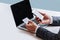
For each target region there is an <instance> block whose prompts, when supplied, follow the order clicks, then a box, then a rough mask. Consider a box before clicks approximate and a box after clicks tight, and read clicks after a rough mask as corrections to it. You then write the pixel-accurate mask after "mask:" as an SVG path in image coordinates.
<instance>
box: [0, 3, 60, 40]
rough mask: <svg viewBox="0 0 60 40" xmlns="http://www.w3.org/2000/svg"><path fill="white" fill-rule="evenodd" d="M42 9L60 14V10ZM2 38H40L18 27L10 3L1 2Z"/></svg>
mask: <svg viewBox="0 0 60 40" xmlns="http://www.w3.org/2000/svg"><path fill="white" fill-rule="evenodd" d="M38 10H39V9H38ZM41 11H44V12H46V13H49V12H50V15H52V14H51V13H54V14H55V13H57V15H58V16H59V14H60V12H55V11H47V10H46V11H45V10H42V9H41ZM0 40H40V38H37V37H36V36H33V34H30V33H28V32H25V31H23V30H19V29H18V28H16V25H15V22H14V19H13V15H12V12H11V9H10V4H4V3H0Z"/></svg>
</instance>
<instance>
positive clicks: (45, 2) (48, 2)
mask: <svg viewBox="0 0 60 40" xmlns="http://www.w3.org/2000/svg"><path fill="white" fill-rule="evenodd" d="M20 1H22V0H0V3H7V4H14V3H17V2H20ZM30 3H31V6H32V7H33V8H40V9H46V10H53V11H60V0H30Z"/></svg>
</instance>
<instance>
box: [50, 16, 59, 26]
mask: <svg viewBox="0 0 60 40" xmlns="http://www.w3.org/2000/svg"><path fill="white" fill-rule="evenodd" d="M50 26H60V17H53V23H52V24H50Z"/></svg>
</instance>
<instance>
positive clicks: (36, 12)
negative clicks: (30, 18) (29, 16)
mask: <svg viewBox="0 0 60 40" xmlns="http://www.w3.org/2000/svg"><path fill="white" fill-rule="evenodd" d="M33 12H34V13H33V14H34V15H35V16H37V17H39V19H41V20H43V16H42V15H41V14H40V13H39V11H37V10H33Z"/></svg>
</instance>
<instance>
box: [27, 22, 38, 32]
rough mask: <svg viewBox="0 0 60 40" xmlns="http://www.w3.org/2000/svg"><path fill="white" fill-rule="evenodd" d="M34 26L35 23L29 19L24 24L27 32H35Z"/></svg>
mask: <svg viewBox="0 0 60 40" xmlns="http://www.w3.org/2000/svg"><path fill="white" fill-rule="evenodd" d="M36 27H37V26H36V25H35V23H34V22H32V21H29V22H28V24H26V28H27V30H28V31H29V32H31V33H35V30H36Z"/></svg>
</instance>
